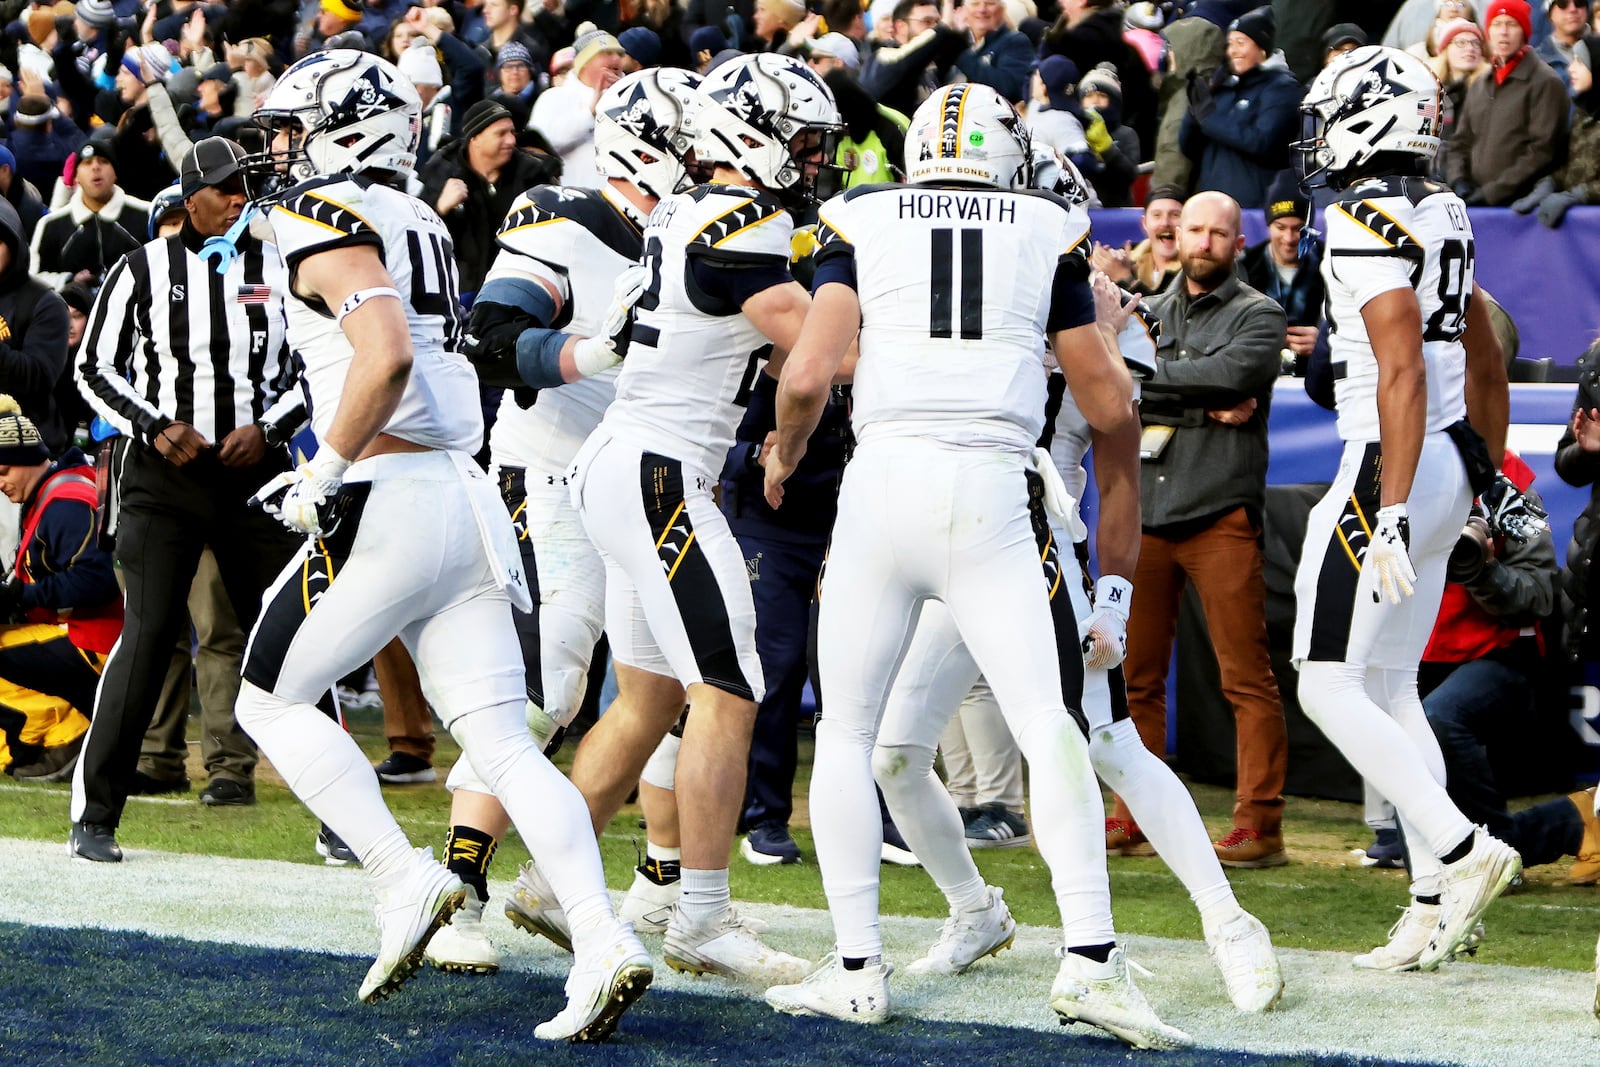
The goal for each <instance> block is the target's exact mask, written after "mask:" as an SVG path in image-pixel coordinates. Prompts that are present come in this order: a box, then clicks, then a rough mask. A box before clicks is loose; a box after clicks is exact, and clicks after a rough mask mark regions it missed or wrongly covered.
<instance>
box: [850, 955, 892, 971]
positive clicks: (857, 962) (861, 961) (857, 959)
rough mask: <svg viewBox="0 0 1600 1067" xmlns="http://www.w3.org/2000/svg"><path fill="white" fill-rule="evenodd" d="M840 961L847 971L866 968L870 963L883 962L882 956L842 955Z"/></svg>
mask: <svg viewBox="0 0 1600 1067" xmlns="http://www.w3.org/2000/svg"><path fill="white" fill-rule="evenodd" d="M839 962H840V963H842V964H844V969H845V970H847V971H860V970H864V969H865V968H866V966H867V964H869V963H882V962H883V957H882V956H841V957H839Z"/></svg>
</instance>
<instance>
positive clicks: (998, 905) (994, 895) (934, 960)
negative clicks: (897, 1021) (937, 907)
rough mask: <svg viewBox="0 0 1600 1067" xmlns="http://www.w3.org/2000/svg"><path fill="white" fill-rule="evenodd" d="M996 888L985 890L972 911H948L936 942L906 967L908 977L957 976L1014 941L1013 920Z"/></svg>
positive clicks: (1014, 929) (1008, 946)
mask: <svg viewBox="0 0 1600 1067" xmlns="http://www.w3.org/2000/svg"><path fill="white" fill-rule="evenodd" d="M1002 896H1003V893H1002V891H1001V889H1000V887H999V886H992V885H991V886H987V887H985V889H984V891H983V903H982V904H980V905H979V906H978V907H976V908H972V909H969V910H961V911H957V910H956V909H955V908H951V909H950V917H949V918H948V919H946V920H945V921H944V928H943V929H942V930H940V931H939V940H937V941H935V942H934V943H933V947H932V948H930V949H929V950H928V954H927V955H926V956H924V957H922V958H921V959H920V960H917V961H916V962H915V963H913V964H912V965H911V966H909V967H907V968H906V970H907V972H909V973H911V974H960V973H961V972H962V971H964V970H966V969H967V968H968V967H971V966H972V965H973V964H974V963H977V962H978V961H979V960H981V959H983V958H984V957H985V956H995V955H999V954H1000V952H1002V951H1003V950H1005V949H1008V948H1010V947H1011V942H1013V941H1015V940H1016V939H1017V924H1016V920H1014V919H1012V918H1011V909H1010V908H1007V907H1006V902H1005V901H1004V900H1003V899H1002Z"/></svg>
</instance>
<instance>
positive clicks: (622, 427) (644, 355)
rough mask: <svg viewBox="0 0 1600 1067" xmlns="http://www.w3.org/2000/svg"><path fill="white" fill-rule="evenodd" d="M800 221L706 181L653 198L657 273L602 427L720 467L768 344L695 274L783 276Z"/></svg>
mask: <svg viewBox="0 0 1600 1067" xmlns="http://www.w3.org/2000/svg"><path fill="white" fill-rule="evenodd" d="M793 233H794V222H793V220H791V219H790V218H789V215H788V213H787V212H786V211H784V209H783V206H782V205H781V204H779V203H778V201H777V200H775V199H773V198H772V197H771V196H769V195H767V194H766V193H763V192H760V191H759V190H756V189H751V188H747V187H745V186H738V185H701V186H696V187H695V188H693V189H690V190H687V191H686V192H683V193H679V194H677V195H675V196H670V197H667V198H666V199H665V200H662V201H661V202H660V203H659V204H657V205H656V209H655V211H653V212H651V214H650V220H649V222H648V224H647V225H646V226H645V230H644V262H645V264H646V265H647V266H649V268H650V271H651V275H650V283H649V287H648V289H647V290H646V291H645V293H644V295H643V296H642V297H640V298H639V301H638V303H637V304H636V305H635V309H636V312H637V316H636V318H635V321H634V325H633V330H632V333H631V334H630V335H629V336H630V340H629V346H628V358H627V359H626V360H625V361H624V362H623V364H622V373H621V374H620V375H619V376H618V377H617V399H616V401H615V402H614V403H612V405H611V407H610V408H609V409H607V411H606V416H605V423H604V424H605V426H606V428H607V429H608V430H611V431H612V432H614V433H616V434H618V435H619V436H623V437H625V438H627V439H629V440H631V441H632V442H633V443H635V444H637V445H639V446H640V447H642V448H646V449H649V450H650V451H652V452H657V453H660V454H662V455H667V456H671V457H672V458H674V459H677V460H680V461H682V462H684V463H690V464H693V465H694V466H696V467H698V468H699V469H700V470H702V471H705V472H707V473H709V474H711V475H715V474H716V472H718V471H720V470H721V469H722V464H723V461H724V460H725V459H726V457H727V454H728V449H729V448H731V447H733V439H734V431H735V430H736V429H737V428H738V425H739V421H740V419H742V418H743V416H744V408H745V405H746V404H747V403H748V401H749V397H750V390H751V388H752V387H753V386H754V385H755V380H756V375H757V374H758V373H760V371H761V364H762V363H763V362H764V361H765V360H766V359H767V358H768V357H769V356H771V354H772V345H771V343H769V342H768V341H767V338H766V336H765V335H764V334H762V333H761V331H760V330H758V329H756V328H755V326H754V325H752V324H751V322H750V320H749V319H747V318H745V317H744V313H743V311H742V310H741V309H740V307H739V305H738V304H736V303H734V302H733V301H732V300H729V299H727V298H725V297H723V296H719V295H714V294H710V293H707V292H705V291H704V289H703V287H702V286H701V285H700V284H699V283H698V282H697V281H696V280H695V274H694V271H695V269H696V264H697V263H698V264H699V265H700V266H701V267H703V268H708V269H712V270H730V271H746V270H751V269H753V268H761V267H766V268H769V269H773V270H781V271H782V272H784V274H785V275H787V272H788V267H789V251H790V237H791V236H792V234H793Z"/></svg>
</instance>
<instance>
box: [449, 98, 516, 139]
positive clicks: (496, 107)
mask: <svg viewBox="0 0 1600 1067" xmlns="http://www.w3.org/2000/svg"><path fill="white" fill-rule="evenodd" d="M510 117H511V112H509V111H507V110H506V109H505V107H504V106H503V105H501V104H497V103H495V102H494V101H493V100H479V101H478V102H477V103H476V104H473V105H472V106H471V107H469V108H467V113H466V116H465V117H463V118H462V120H461V140H462V141H470V140H472V139H473V138H474V137H476V136H478V134H480V133H482V132H483V131H484V130H487V129H488V128H489V127H490V126H493V125H494V124H495V123H497V122H499V121H500V120H501V119H509V118H510Z"/></svg>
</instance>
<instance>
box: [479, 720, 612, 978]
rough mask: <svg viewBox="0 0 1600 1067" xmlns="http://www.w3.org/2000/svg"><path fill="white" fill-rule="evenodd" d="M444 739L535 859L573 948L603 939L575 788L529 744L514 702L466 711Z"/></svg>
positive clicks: (597, 883) (597, 880) (601, 901)
mask: <svg viewBox="0 0 1600 1067" xmlns="http://www.w3.org/2000/svg"><path fill="white" fill-rule="evenodd" d="M450 733H451V735H452V736H453V737H454V738H455V739H456V741H457V742H458V743H459V744H460V745H461V751H462V753H463V755H465V757H466V758H467V759H469V760H471V761H472V769H473V770H474V771H476V772H477V773H478V777H479V778H480V779H481V780H482V781H483V782H484V783H485V784H486V785H488V786H489V788H490V789H492V790H493V791H494V795H495V797H496V798H498V799H499V801H500V803H501V804H502V805H503V806H504V807H505V809H506V813H507V814H508V815H510V816H511V821H512V823H513V824H514V825H515V826H516V828H517V833H518V835H519V836H521V838H522V843H523V844H525V845H526V846H527V847H528V851H529V852H531V853H533V856H534V858H535V859H537V860H538V861H539V870H540V872H541V873H542V874H543V875H544V876H545V878H546V880H548V881H549V883H550V889H551V891H552V892H554V893H555V895H556V899H557V900H558V901H560V903H561V907H562V910H564V911H565V912H566V913H567V922H568V923H569V924H570V926H571V929H572V936H573V942H574V947H577V944H578V943H579V942H580V941H582V942H587V941H588V939H589V937H590V936H591V935H594V936H602V935H607V936H608V935H609V933H610V932H611V929H612V928H613V927H614V926H615V924H616V916H615V914H614V913H613V912H612V910H611V898H610V896H609V895H607V893H606V874H605V868H604V867H602V866H601V864H600V848H599V846H598V845H597V844H596V843H595V839H594V830H593V828H592V825H591V823H590V821H589V807H588V805H587V804H585V803H584V800H583V795H582V794H581V793H579V792H578V787H577V786H575V785H573V784H572V782H571V781H569V780H568V779H567V777H566V775H564V774H562V773H561V772H560V771H558V770H556V768H555V765H554V764H552V763H551V762H550V761H549V760H548V759H546V758H545V756H544V753H542V752H540V751H539V748H538V746H537V745H535V744H534V743H533V738H532V737H531V736H529V734H528V724H527V721H526V719H525V718H524V717H523V713H522V706H521V704H520V703H519V704H501V705H497V706H495V707H492V708H483V709H481V710H479V711H473V712H468V713H467V714H465V715H462V716H460V717H459V718H457V719H456V720H455V721H454V722H452V723H451V724H450ZM600 905H603V909H602V908H601V907H600Z"/></svg>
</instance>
